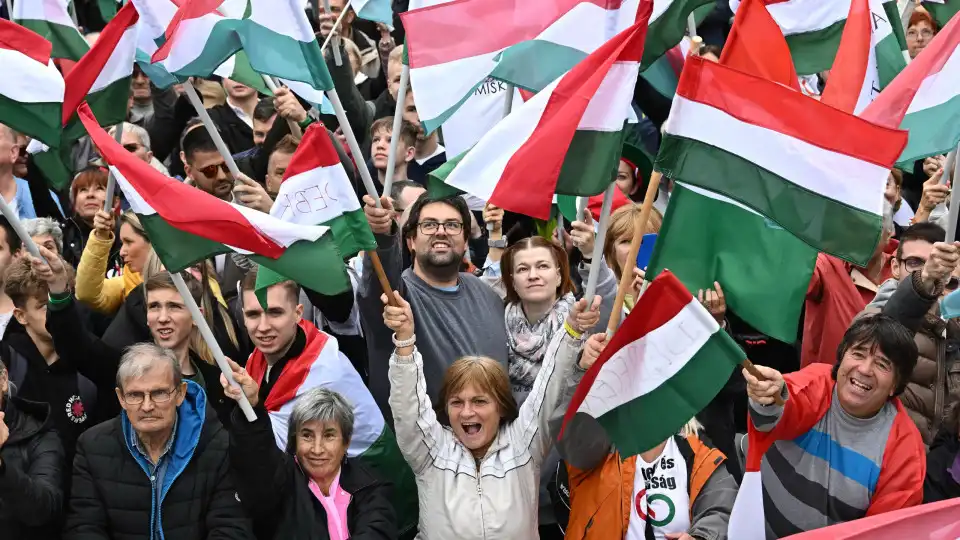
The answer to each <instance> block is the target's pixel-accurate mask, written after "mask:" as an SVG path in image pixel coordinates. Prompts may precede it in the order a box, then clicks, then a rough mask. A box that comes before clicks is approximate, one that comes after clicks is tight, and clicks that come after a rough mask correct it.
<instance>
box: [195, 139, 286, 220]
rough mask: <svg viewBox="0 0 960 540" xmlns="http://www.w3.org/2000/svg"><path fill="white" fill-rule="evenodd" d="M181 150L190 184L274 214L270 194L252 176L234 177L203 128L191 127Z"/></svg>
mask: <svg viewBox="0 0 960 540" xmlns="http://www.w3.org/2000/svg"><path fill="white" fill-rule="evenodd" d="M180 147H181V148H182V150H181V151H180V158H181V159H182V160H183V169H184V171H185V172H186V174H187V177H188V178H189V183H190V184H192V185H194V186H196V187H197V188H199V189H200V190H201V191H206V192H207V193H209V194H210V195H213V196H214V197H216V198H218V199H221V200H224V201H229V202H236V203H238V204H242V205H244V206H246V207H248V208H253V209H254V210H260V211H261V212H266V213H269V212H270V207H271V206H272V205H273V200H272V199H270V196H269V195H267V191H266V190H265V189H264V188H263V186H261V185H260V184H258V183H257V182H255V181H253V180H252V179H250V177H248V176H245V175H243V174H241V175H240V177H239V178H234V177H233V174H231V173H230V170H229V169H228V168H227V162H226V160H224V159H223V156H221V155H220V152H219V151H217V145H216V144H214V142H213V138H212V137H210V134H209V133H207V130H206V129H204V127H203V124H201V123H191V124H190V125H188V126H187V128H186V129H185V130H184V134H183V137H181V144H180Z"/></svg>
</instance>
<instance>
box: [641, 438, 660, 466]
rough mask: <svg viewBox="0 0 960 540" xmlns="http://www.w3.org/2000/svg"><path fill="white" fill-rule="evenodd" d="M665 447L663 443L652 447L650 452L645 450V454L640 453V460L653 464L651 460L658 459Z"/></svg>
mask: <svg viewBox="0 0 960 540" xmlns="http://www.w3.org/2000/svg"><path fill="white" fill-rule="evenodd" d="M666 447H667V441H663V442H662V443H660V444H658V445H656V446H654V447H653V448H651V449H650V450H647V451H646V452H641V453H640V458H641V459H643V460H644V461H645V462H647V463H651V462H653V460H655V459H657V458H658V457H660V454H662V453H663V449H664V448H666Z"/></svg>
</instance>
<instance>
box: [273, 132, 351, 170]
mask: <svg viewBox="0 0 960 540" xmlns="http://www.w3.org/2000/svg"><path fill="white" fill-rule="evenodd" d="M337 165H340V156H339V155H337V149H336V148H334V147H333V142H331V141H330V135H329V134H328V133H327V128H325V127H324V126H323V124H312V125H311V126H310V127H308V128H307V132H306V133H304V134H303V139H302V140H301V141H300V145H299V146H298V147H297V151H296V153H295V154H293V158H292V159H291V160H290V165H289V166H287V170H286V172H284V173H283V179H284V180H286V179H287V178H291V177H293V176H296V175H298V174H301V173H305V172H307V171H312V170H314V169H318V168H320V167H334V166H337Z"/></svg>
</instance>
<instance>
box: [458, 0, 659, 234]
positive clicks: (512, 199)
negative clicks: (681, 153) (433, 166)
mask: <svg viewBox="0 0 960 540" xmlns="http://www.w3.org/2000/svg"><path fill="white" fill-rule="evenodd" d="M639 16H640V19H639V21H638V22H637V23H636V24H634V25H633V26H631V27H630V28H628V29H626V30H624V31H623V32H621V33H620V34H618V35H617V36H616V37H614V38H613V39H611V40H610V41H608V42H607V43H605V44H604V45H603V46H602V47H600V48H599V49H597V50H596V51H595V52H593V53H592V54H590V56H588V57H587V58H586V59H584V60H583V62H580V63H579V64H577V65H576V67H574V68H573V69H572V70H570V72H568V73H567V74H566V75H564V76H563V77H561V78H559V79H557V80H556V81H554V82H553V83H551V84H550V85H549V86H548V87H547V88H545V89H544V90H543V91H541V92H540V93H538V94H537V95H535V96H534V97H533V98H532V99H530V101H527V102H526V103H524V104H523V105H522V106H520V107H519V108H518V109H517V110H516V111H514V112H513V113H512V114H510V115H509V116H507V117H506V118H504V119H503V120H502V121H501V122H500V123H498V124H497V125H496V126H494V128H493V129H492V130H491V131H490V132H489V133H488V134H487V135H485V136H484V137H483V139H481V140H480V142H478V143H477V145H476V146H474V147H473V149H471V150H470V151H469V152H467V153H466V155H464V156H463V158H462V159H461V160H460V161H459V164H458V165H456V166H455V168H454V169H453V170H452V171H451V172H450V174H449V176H447V177H446V183H447V184H448V185H450V186H451V187H454V188H456V189H460V190H463V191H465V192H466V193H469V194H471V195H474V196H476V197H478V198H480V199H482V200H485V201H490V203H491V204H494V205H496V206H498V207H500V208H503V209H505V210H509V211H512V212H517V213H520V214H524V215H528V216H531V217H535V218H537V219H543V220H546V219H549V218H550V210H551V204H552V201H553V196H554V194H561V195H581V196H591V195H596V194H597V193H600V192H601V191H603V190H604V189H606V187H607V186H608V185H609V184H610V180H611V179H612V178H614V175H615V174H616V169H617V163H618V162H619V160H620V152H621V147H622V145H623V138H624V135H623V128H624V124H625V122H626V121H627V119H628V118H629V117H630V115H631V113H632V109H631V102H632V100H633V90H634V87H635V85H636V81H637V73H638V71H639V67H640V57H641V56H642V54H643V40H644V36H645V34H646V30H647V18H648V17H649V16H650V4H649V2H646V3H644V4H642V5H641V14H640V15H639Z"/></svg>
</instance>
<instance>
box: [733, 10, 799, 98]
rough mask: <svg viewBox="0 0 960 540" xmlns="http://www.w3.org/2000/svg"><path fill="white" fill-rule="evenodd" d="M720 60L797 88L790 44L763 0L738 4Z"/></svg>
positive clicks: (746, 71)
mask: <svg viewBox="0 0 960 540" xmlns="http://www.w3.org/2000/svg"><path fill="white" fill-rule="evenodd" d="M720 63H721V64H723V65H725V66H728V67H731V68H733V69H736V70H739V71H742V72H744V73H749V74H751V75H755V76H757V77H761V78H764V79H767V80H769V81H773V82H777V83H780V84H782V85H785V86H788V87H790V88H793V89H794V90H796V91H798V92H799V91H800V81H799V80H798V79H797V72H796V69H794V67H793V58H792V57H791V56H790V47H789V46H788V45H787V40H786V38H784V37H783V32H782V31H781V30H780V26H779V25H778V24H777V21H775V20H773V16H771V15H770V12H769V11H767V7H766V5H764V3H763V2H762V0H744V2H743V3H741V4H740V7H739V8H737V16H736V19H735V20H734V23H733V28H732V29H731V30H730V36H729V37H728V38H727V42H726V44H724V46H723V52H722V53H720Z"/></svg>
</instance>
